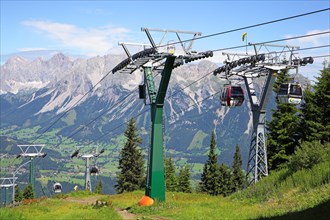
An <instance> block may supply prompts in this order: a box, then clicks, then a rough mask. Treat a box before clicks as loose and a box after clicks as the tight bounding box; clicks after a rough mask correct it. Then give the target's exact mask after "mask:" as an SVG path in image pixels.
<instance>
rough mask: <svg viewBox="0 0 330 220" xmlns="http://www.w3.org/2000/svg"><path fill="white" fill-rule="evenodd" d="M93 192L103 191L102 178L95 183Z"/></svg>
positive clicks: (99, 192) (100, 192)
mask: <svg viewBox="0 0 330 220" xmlns="http://www.w3.org/2000/svg"><path fill="white" fill-rule="evenodd" d="M94 192H95V193H97V194H102V193H103V183H102V180H101V179H100V181H99V182H98V183H97V185H96V186H95V190H94Z"/></svg>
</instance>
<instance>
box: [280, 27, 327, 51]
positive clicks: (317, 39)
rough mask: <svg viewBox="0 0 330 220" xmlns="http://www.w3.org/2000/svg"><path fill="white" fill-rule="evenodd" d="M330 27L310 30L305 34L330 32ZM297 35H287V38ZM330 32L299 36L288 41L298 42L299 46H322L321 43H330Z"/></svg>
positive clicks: (291, 42) (290, 42) (289, 42)
mask: <svg viewBox="0 0 330 220" xmlns="http://www.w3.org/2000/svg"><path fill="white" fill-rule="evenodd" d="M329 31H330V30H329V29H326V30H310V31H308V32H307V33H306V34H305V35H312V34H318V33H322V32H329ZM294 36H296V35H286V36H285V38H291V37H294ZM329 39H330V36H329V33H328V34H321V35H314V36H310V37H303V38H298V39H295V40H289V41H287V42H288V44H290V45H292V44H296V45H297V46H300V47H304V46H320V45H325V44H329Z"/></svg>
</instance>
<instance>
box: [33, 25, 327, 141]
mask: <svg viewBox="0 0 330 220" xmlns="http://www.w3.org/2000/svg"><path fill="white" fill-rule="evenodd" d="M326 33H329V31H328V32H321V33H316V34H311V35H304V36H297V37H292V38H287V39H280V40H273V41H268V42H263V43H269V42H278V41H284V40H292V39H297V38H302V37H310V36H316V35H320V34H326ZM327 46H329V45H325V46H319V47H311V48H303V49H297V50H307V49H316V48H321V47H327ZM239 47H243V46H239ZM244 47H245V45H244ZM234 48H238V47H231V48H224V49H217V50H216V51H219V50H227V49H234ZM110 73H111V71H110V72H108V73H107V74H106V75H105V76H104V77H103V78H102V79H101V80H100V81H98V83H97V84H95V85H94V86H93V87H92V88H91V89H90V90H89V91H88V92H87V93H85V95H84V96H83V97H82V98H80V99H79V100H78V101H77V102H76V103H75V104H74V105H73V106H72V107H70V108H69V109H68V110H66V111H65V112H64V113H63V114H62V115H61V116H60V117H59V118H58V119H57V120H56V121H55V122H53V123H52V124H51V125H50V126H49V127H48V128H47V129H46V130H44V131H43V133H42V134H41V135H39V136H38V138H36V139H35V140H34V142H35V141H36V140H37V139H39V138H40V137H41V136H42V135H43V134H44V133H45V132H47V131H48V130H49V129H50V128H51V127H52V126H54V125H55V124H56V123H57V122H58V121H59V120H60V119H61V118H62V117H63V116H64V115H65V114H66V113H67V112H69V111H70V110H72V108H74V107H75V106H76V105H77V104H78V103H79V102H80V101H81V100H82V99H83V98H84V97H85V96H86V95H87V94H88V93H89V92H91V91H93V89H94V88H95V86H96V85H98V84H99V83H100V82H101V81H102V80H104V79H105V77H106V76H108V75H109V74H110ZM211 73H212V72H210V73H208V74H206V75H205V76H203V77H201V78H200V79H198V80H196V81H194V82H192V83H190V84H189V85H188V86H186V87H185V88H183V89H182V90H180V91H183V90H184V89H186V88H188V87H189V86H191V85H192V84H194V83H196V82H197V81H199V80H201V79H203V78H205V77H206V76H207V75H210V74H211ZM180 91H178V92H180ZM178 92H176V93H175V94H172V95H171V96H174V95H176V94H177V93H178ZM171 96H169V97H171ZM127 97H128V96H127ZM169 97H168V98H169ZM116 104H118V103H116ZM108 111H109V110H108ZM102 115H104V114H102ZM102 115H100V116H98V117H97V118H95V119H93V120H92V121H91V122H90V123H92V122H94V121H96V120H97V119H98V118H100V117H101V116H102ZM90 123H88V125H89V124H90ZM85 126H87V125H85ZM81 129H83V127H82V128H81ZM81 129H79V130H78V131H76V132H75V133H73V134H72V135H70V136H69V137H67V139H68V138H70V137H72V136H74V135H75V134H76V133H78V132H79V131H81ZM34 142H33V143H34ZM61 143H62V142H61ZM57 146H58V145H57Z"/></svg>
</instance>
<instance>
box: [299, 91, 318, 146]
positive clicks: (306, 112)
mask: <svg viewBox="0 0 330 220" xmlns="http://www.w3.org/2000/svg"><path fill="white" fill-rule="evenodd" d="M303 99H304V102H303V104H302V105H301V115H300V118H301V120H300V129H299V131H300V137H301V139H302V140H303V141H309V142H312V141H314V140H320V139H321V137H322V134H321V133H320V128H321V126H322V125H321V123H320V121H319V116H318V115H320V114H319V109H318V107H317V104H316V100H315V94H314V92H312V91H311V89H310V87H308V88H307V89H306V90H305V91H304V96H303Z"/></svg>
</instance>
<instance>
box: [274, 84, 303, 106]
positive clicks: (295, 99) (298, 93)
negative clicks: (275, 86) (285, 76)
mask: <svg viewBox="0 0 330 220" xmlns="http://www.w3.org/2000/svg"><path fill="white" fill-rule="evenodd" d="M302 98H303V91H302V88H301V85H300V84H299V83H283V84H282V85H281V86H280V89H279V91H278V94H277V99H278V101H279V102H280V103H291V104H294V105H300V104H301V100H302Z"/></svg>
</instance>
